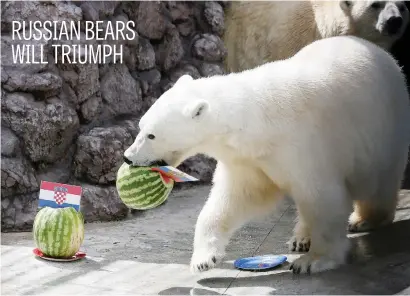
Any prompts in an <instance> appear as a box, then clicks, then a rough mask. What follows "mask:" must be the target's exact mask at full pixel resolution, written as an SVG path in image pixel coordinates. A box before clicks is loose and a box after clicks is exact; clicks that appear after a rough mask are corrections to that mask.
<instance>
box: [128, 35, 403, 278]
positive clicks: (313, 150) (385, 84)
mask: <svg viewBox="0 0 410 296" xmlns="http://www.w3.org/2000/svg"><path fill="white" fill-rule="evenodd" d="M187 106H189V107H187ZM201 106H202V107H204V108H198V107H201ZM199 109H201V112H199V113H198V112H197V111H198V110H199ZM189 110H191V112H190V111H189ZM409 118H410V107H409V94H408V92H407V88H406V83H405V80H404V76H403V74H402V73H401V70H400V68H399V67H398V66H397V64H396V62H395V61H394V59H393V58H392V57H391V56H390V55H389V54H388V53H387V52H385V51H384V50H382V49H381V48H379V47H378V46H376V45H374V44H372V43H370V42H367V41H365V40H362V39H359V38H356V37H332V38H328V39H323V40H320V41H316V42H314V43H312V44H310V45H308V46H306V47H305V48H303V49H302V50H301V51H300V52H299V53H298V54H296V55H295V56H294V57H292V58H290V59H287V60H283V61H277V62H272V63H268V64H265V65H262V66H260V67H257V68H255V69H252V70H248V71H244V72H241V73H235V74H229V75H226V76H214V77H209V78H201V79H198V80H192V79H190V78H189V77H187V76H185V77H183V78H181V79H180V80H179V81H177V83H176V84H175V85H174V87H173V88H171V89H170V90H168V91H167V92H165V93H164V94H163V96H161V97H160V98H159V99H158V100H157V101H156V103H155V104H154V105H153V106H152V107H151V108H150V109H149V110H148V112H147V113H146V114H145V115H144V116H143V118H142V119H141V121H140V128H141V131H140V133H139V135H138V137H137V140H136V143H134V144H133V145H132V146H131V147H130V148H129V149H127V151H126V152H125V156H126V157H127V158H129V159H130V160H131V161H132V162H133V163H134V164H135V165H146V164H148V163H149V162H151V161H155V160H159V159H164V160H165V161H166V162H168V163H169V164H170V165H174V166H177V165H178V164H179V163H180V162H181V161H183V160H184V159H186V158H187V157H189V156H191V155H194V154H196V153H204V154H207V155H209V156H211V157H214V158H216V159H217V160H218V165H217V168H216V171H215V175H214V186H213V188H212V191H211V193H210V196H209V199H208V200H207V202H206V204H205V206H204V208H203V210H202V212H201V213H200V215H199V217H198V222H197V225H196V230H195V239H194V253H193V256H192V261H191V268H192V270H193V271H203V270H207V269H209V268H212V267H214V266H215V265H216V264H217V263H218V262H220V260H222V258H223V256H224V252H225V247H226V245H227V244H228V242H229V239H230V237H231V236H232V234H233V233H234V232H235V230H237V229H238V228H239V227H241V226H242V225H243V224H244V223H246V222H248V221H249V220H250V219H252V218H253V217H255V216H258V215H262V214H265V213H268V212H269V211H271V210H272V209H273V208H274V206H275V203H276V202H277V200H278V199H280V198H281V197H282V196H283V195H284V194H287V195H289V196H291V197H292V198H293V200H294V201H295V203H296V205H297V207H298V211H299V213H300V217H299V219H300V221H299V222H298V226H297V227H296V229H295V236H296V240H297V241H306V240H309V241H310V240H311V241H310V250H309V252H308V253H307V254H306V255H304V256H302V257H301V258H299V259H298V260H296V261H295V262H294V264H293V269H294V271H296V272H318V271H321V270H326V269H331V268H335V267H336V266H338V265H340V264H343V263H344V261H345V256H346V253H347V251H348V249H349V243H348V240H347V238H346V230H345V229H346V222H347V218H348V215H349V213H350V212H351V207H352V202H353V201H354V200H365V201H366V200H368V201H369V202H371V203H372V204H374V205H376V206H377V205H378V204H381V205H382V204H384V203H389V202H390V201H391V200H395V199H396V194H397V191H398V189H399V186H400V184H399V183H400V180H401V178H402V175H403V172H404V168H405V165H406V160H407V149H408V146H409V140H410V139H409V134H410V126H409ZM149 133H152V134H154V135H155V136H156V138H155V139H154V140H149V139H147V134H149ZM214 261H215V262H214Z"/></svg>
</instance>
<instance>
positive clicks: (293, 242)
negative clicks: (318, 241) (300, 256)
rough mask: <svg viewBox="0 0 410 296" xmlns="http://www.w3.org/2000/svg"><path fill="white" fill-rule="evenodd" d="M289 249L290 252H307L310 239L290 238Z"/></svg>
mask: <svg viewBox="0 0 410 296" xmlns="http://www.w3.org/2000/svg"><path fill="white" fill-rule="evenodd" d="M288 244H289V249H290V250H291V251H292V252H309V249H310V237H296V236H294V237H292V238H291V239H290V240H289V243H288Z"/></svg>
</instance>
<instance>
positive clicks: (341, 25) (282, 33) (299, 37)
mask: <svg viewBox="0 0 410 296" xmlns="http://www.w3.org/2000/svg"><path fill="white" fill-rule="evenodd" d="M225 22H226V24H225V32H224V36H223V38H224V43H225V45H226V48H227V57H226V58H225V67H226V70H227V71H228V72H238V71H242V70H246V69H251V68H254V67H256V66H258V65H261V64H264V63H266V62H271V61H276V60H280V59H286V58H288V57H290V56H293V55H294V54H295V53H296V52H298V51H299V50H300V49H301V48H302V47H304V46H305V45H307V44H309V43H311V42H313V41H315V40H318V39H322V38H327V37H332V36H339V35H356V36H358V37H361V38H364V39H366V40H369V41H372V42H374V43H376V44H378V45H380V46H382V47H383V48H384V49H386V50H390V48H391V46H392V45H393V44H394V42H395V41H396V40H398V39H399V38H400V37H401V36H402V35H403V33H404V31H405V28H406V27H407V25H408V23H409V11H408V9H407V7H406V5H405V3H404V1H321V0H319V1H300V2H296V1H251V2H247V1H233V2H232V3H231V4H230V7H228V8H227V11H226V16H225Z"/></svg>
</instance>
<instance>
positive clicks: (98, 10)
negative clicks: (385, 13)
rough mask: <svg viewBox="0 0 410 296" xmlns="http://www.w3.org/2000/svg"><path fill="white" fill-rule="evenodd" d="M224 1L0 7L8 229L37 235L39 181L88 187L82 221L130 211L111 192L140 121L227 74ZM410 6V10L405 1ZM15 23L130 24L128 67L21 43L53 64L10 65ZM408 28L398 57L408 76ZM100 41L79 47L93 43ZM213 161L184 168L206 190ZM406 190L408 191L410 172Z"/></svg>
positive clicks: (188, 163) (4, 214)
mask: <svg viewBox="0 0 410 296" xmlns="http://www.w3.org/2000/svg"><path fill="white" fill-rule="evenodd" d="M225 5H226V2H225V1H206V2H198V1H195V2H181V1H167V2H158V1H149V2H148V1H145V2H124V1H108V2H107V1H105V2H94V1H76V2H71V1H25V2H24V1H22V2H21V1H16V2H7V1H6V2H1V8H2V21H1V31H2V38H1V50H2V62H1V64H2V68H1V86H2V88H1V96H2V99H1V100H2V102H1V115H2V121H1V199H2V202H1V218H2V224H1V227H2V231H11V230H14V231H15V230H31V225H32V222H33V219H34V216H35V213H36V211H37V202H38V191H39V185H40V181H41V180H49V181H54V182H62V183H69V184H78V185H81V186H82V187H83V197H82V204H81V206H82V212H83V213H85V218H86V221H88V222H90V221H96V220H98V221H107V220H112V219H121V218H123V217H125V216H126V215H127V213H128V209H127V208H126V207H125V206H124V205H123V204H122V202H121V201H120V200H119V198H118V196H117V192H116V190H115V187H114V186H115V185H114V184H115V174H116V171H117V169H118V167H119V166H120V165H121V163H122V153H123V151H124V149H125V148H126V147H127V146H129V145H130V144H131V143H132V141H133V139H134V137H135V136H136V134H137V132H138V125H137V123H138V119H139V118H140V117H141V115H142V114H143V113H144V112H145V111H146V110H147V109H148V108H149V107H150V106H151V104H152V103H153V102H154V101H155V100H156V99H157V98H158V97H159V96H160V95H161V94H162V93H163V92H164V91H165V90H167V89H169V88H170V87H171V86H172V85H173V83H174V82H175V81H176V80H177V79H178V78H179V77H180V76H181V75H183V74H185V73H189V74H190V75H192V76H193V77H194V78H198V77H202V76H209V75H215V74H221V73H223V68H222V60H223V58H224V56H225V54H226V50H225V48H224V45H223V42H222V41H221V38H220V37H221V35H222V33H223V30H224V12H223V9H224V6H225ZM407 5H408V6H410V2H407ZM13 20H18V21H22V20H26V21H30V20H40V21H45V20H56V21H63V20H65V21H84V20H89V21H97V20H103V21H105V22H107V21H118V20H121V21H128V20H133V21H135V23H136V25H137V26H136V34H137V37H136V38H135V39H134V40H131V41H126V40H124V41H112V42H111V41H109V43H110V44H122V45H123V46H124V63H123V64H113V63H106V64H104V65H94V64H84V65H80V64H76V65H73V64H71V65H70V64H62V63H60V62H59V61H54V56H53V52H52V48H51V45H52V44H57V43H64V42H67V41H45V40H39V41H35V40H31V41H25V43H26V44H30V45H32V46H34V47H36V48H37V49H38V48H39V46H40V45H41V44H44V45H45V51H44V52H40V51H39V50H37V51H36V52H35V53H36V56H35V58H36V59H40V58H42V59H43V60H47V61H48V62H49V63H48V64H31V65H28V64H22V65H15V64H13V63H12V56H11V45H12V44H15V43H16V42H21V41H14V40H12V38H11V35H10V34H11V22H12V21H13ZM409 41H410V30H407V33H406V35H405V37H404V38H403V40H402V41H400V42H399V43H398V44H397V45H396V46H395V47H394V49H393V53H394V54H395V56H396V58H398V59H399V62H400V63H401V65H403V66H404V71H405V72H406V74H407V76H408V77H410V60H409V54H408V53H409V52H410V47H409V46H410V45H409V44H410V42H409ZM97 42H102V41H95V40H88V41H86V40H82V41H81V43H91V44H95V43H97ZM214 167H215V161H213V160H210V159H207V158H205V157H202V156H198V157H194V158H192V159H189V160H187V161H185V162H184V164H183V165H182V166H181V168H182V169H183V170H184V171H186V172H188V173H190V174H192V175H194V176H196V177H199V178H200V179H201V180H202V181H203V182H210V181H211V176H212V172H213V169H214ZM406 174H407V178H406V180H405V183H404V187H407V188H410V168H408V170H407V173H406Z"/></svg>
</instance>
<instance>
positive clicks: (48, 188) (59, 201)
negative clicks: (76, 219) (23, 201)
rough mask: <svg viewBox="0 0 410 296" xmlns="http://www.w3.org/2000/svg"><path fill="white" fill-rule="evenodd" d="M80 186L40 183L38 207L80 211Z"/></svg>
mask: <svg viewBox="0 0 410 296" xmlns="http://www.w3.org/2000/svg"><path fill="white" fill-rule="evenodd" d="M81 191H82V190H81V186H73V185H67V184H61V183H53V182H47V181H41V186H40V194H39V202H38V207H39V208H42V207H50V208H67V207H73V208H74V209H76V210H77V211H79V210H80V200H81Z"/></svg>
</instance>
